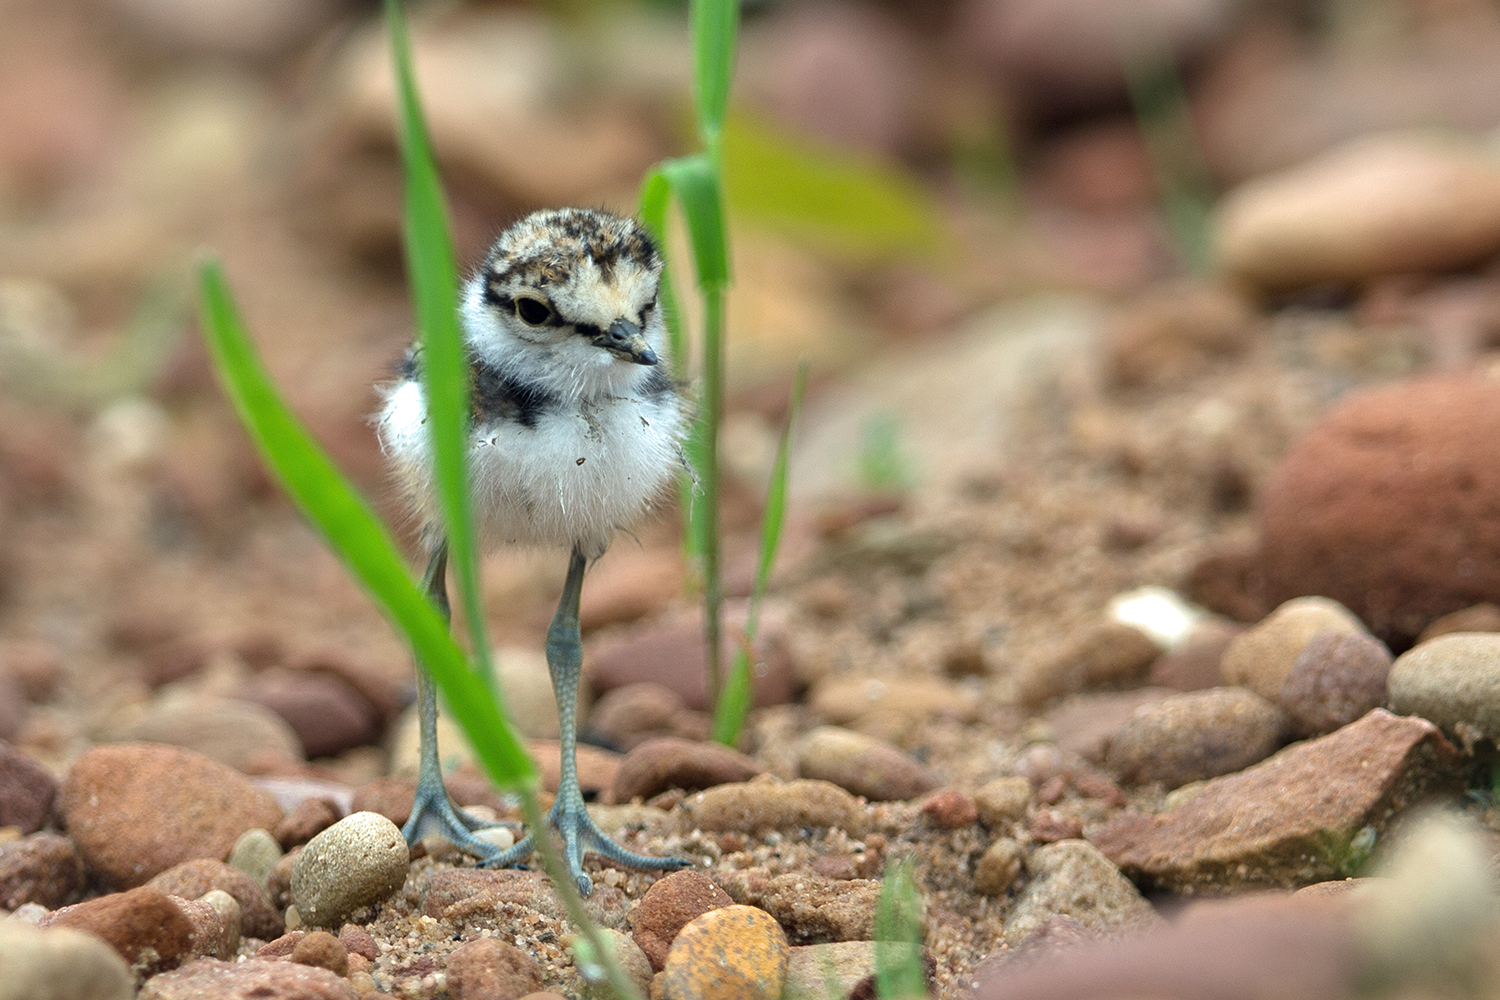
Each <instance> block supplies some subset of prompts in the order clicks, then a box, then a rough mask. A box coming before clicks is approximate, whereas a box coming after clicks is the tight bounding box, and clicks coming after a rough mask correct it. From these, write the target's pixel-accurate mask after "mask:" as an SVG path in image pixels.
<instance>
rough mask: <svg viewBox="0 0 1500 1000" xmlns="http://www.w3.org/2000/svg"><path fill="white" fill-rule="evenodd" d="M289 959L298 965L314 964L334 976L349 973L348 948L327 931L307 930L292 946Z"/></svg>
mask: <svg viewBox="0 0 1500 1000" xmlns="http://www.w3.org/2000/svg"><path fill="white" fill-rule="evenodd" d="M291 959H292V961H293V962H296V963H298V964H299V965H314V966H317V967H318V968H320V969H327V970H328V971H329V972H332V973H333V974H334V975H336V976H348V975H349V949H348V948H345V947H344V943H343V942H342V941H340V940H339V939H338V938H336V937H334V936H333V935H332V934H330V933H328V932H327V931H309V932H308V933H306V934H304V935H302V937H300V938H298V939H297V943H296V944H294V945H293V946H292V953H291Z"/></svg>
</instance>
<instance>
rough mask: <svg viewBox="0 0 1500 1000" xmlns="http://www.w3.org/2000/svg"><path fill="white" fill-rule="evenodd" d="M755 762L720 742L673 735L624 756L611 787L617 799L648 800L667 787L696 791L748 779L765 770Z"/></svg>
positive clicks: (649, 742)
mask: <svg viewBox="0 0 1500 1000" xmlns="http://www.w3.org/2000/svg"><path fill="white" fill-rule="evenodd" d="M764 770H765V768H763V767H761V766H760V765H759V764H757V763H756V762H755V761H753V760H751V759H750V758H749V757H746V756H745V755H744V754H742V753H740V752H739V751H738V750H731V749H730V748H729V747H726V746H724V745H722V744H719V743H695V742H693V741H691V740H679V739H675V738H673V737H663V738H661V739H654V740H648V741H646V742H645V743H642V744H641V745H640V746H638V747H636V748H635V749H634V750H632V751H630V753H628V754H626V755H625V759H624V760H623V761H621V762H620V768H619V770H618V771H616V772H615V780H614V787H613V789H612V790H611V797H612V800H613V801H615V802H629V801H630V800H631V799H633V798H635V797H636V796H640V797H641V798H643V799H649V798H650V797H651V796H653V795H656V794H657V793H658V792H664V791H666V790H667V789H668V788H681V789H682V790H683V791H687V792H696V791H700V790H702V789H704V788H712V787H714V786H715V785H724V784H729V783H731V782H736V781H749V780H750V779H751V778H753V777H755V776H756V775H757V774H760V773H761V772H763V771H764Z"/></svg>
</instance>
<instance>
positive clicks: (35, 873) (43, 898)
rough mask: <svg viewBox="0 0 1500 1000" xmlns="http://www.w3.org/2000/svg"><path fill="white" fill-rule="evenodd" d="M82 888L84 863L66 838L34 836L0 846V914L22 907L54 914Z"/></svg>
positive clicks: (43, 835) (54, 835)
mask: <svg viewBox="0 0 1500 1000" xmlns="http://www.w3.org/2000/svg"><path fill="white" fill-rule="evenodd" d="M83 886H84V873H83V862H82V861H81V860H80V859H79V857H78V849H77V848H75V847H74V846H73V841H71V840H69V839H68V838H67V837H63V836H60V835H59V834H56V833H33V834H32V835H31V836H29V837H22V838H21V839H20V840H13V841H11V842H10V843H8V844H0V910H14V909H16V908H17V907H19V906H21V905H22V904H24V903H36V904H38V905H40V906H45V907H47V908H48V909H49V910H54V909H56V908H57V907H59V906H65V905H67V904H68V903H71V902H72V901H73V900H75V899H77V898H78V896H79V894H80V893H82V892H83Z"/></svg>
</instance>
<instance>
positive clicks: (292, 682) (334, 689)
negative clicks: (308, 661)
mask: <svg viewBox="0 0 1500 1000" xmlns="http://www.w3.org/2000/svg"><path fill="white" fill-rule="evenodd" d="M236 694H237V697H239V698H240V699H241V700H243V701H247V702H250V703H252V704H256V705H261V706H264V707H265V708H268V709H270V710H271V711H272V712H275V713H276V715H278V716H279V717H281V718H282V719H284V720H285V721H286V724H287V725H288V726H290V727H291V729H292V732H294V733H295V734H296V736H297V743H298V749H299V750H300V751H301V752H300V753H297V754H295V756H299V757H300V756H307V757H332V756H335V755H336V754H340V753H343V752H344V751H345V750H348V749H349V748H351V747H358V746H366V745H368V744H371V743H375V742H377V741H379V739H380V735H381V730H382V728H383V725H382V724H383V722H384V721H385V720H384V719H382V718H381V716H380V713H379V711H378V710H377V709H376V707H375V706H374V705H372V704H370V702H369V700H368V699H366V698H365V696H364V695H363V694H361V693H360V692H359V691H358V690H357V689H356V688H355V687H354V686H353V685H351V684H349V683H347V682H346V681H344V680H343V679H341V678H339V677H337V676H335V675H334V674H331V673H326V672H324V671H321V670H289V669H287V668H285V667H272V668H270V669H269V670H262V671H260V672H259V673H257V674H253V675H252V676H251V677H250V678H249V679H248V680H246V681H245V683H244V684H243V685H242V686H241V687H240V689H239V691H238V692H237V693H236Z"/></svg>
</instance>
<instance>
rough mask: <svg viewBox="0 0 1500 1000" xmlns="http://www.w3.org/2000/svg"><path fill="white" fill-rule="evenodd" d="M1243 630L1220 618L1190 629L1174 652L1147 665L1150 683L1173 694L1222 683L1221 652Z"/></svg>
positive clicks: (1206, 621) (1169, 651)
mask: <svg viewBox="0 0 1500 1000" xmlns="http://www.w3.org/2000/svg"><path fill="white" fill-rule="evenodd" d="M1244 631H1245V627H1244V626H1243V625H1240V624H1239V623H1237V622H1231V621H1225V620H1223V619H1220V618H1206V619H1204V620H1202V621H1200V622H1199V623H1198V624H1197V625H1195V626H1194V627H1193V630H1192V631H1191V632H1190V633H1188V636H1187V638H1186V639H1184V640H1183V642H1182V644H1181V645H1179V646H1178V647H1177V648H1176V649H1169V650H1167V651H1166V652H1165V653H1163V654H1162V655H1161V656H1159V657H1158V658H1157V660H1156V662H1155V663H1153V664H1151V674H1150V682H1151V684H1152V685H1154V686H1156V687H1164V688H1172V689H1173V690H1176V691H1201V690H1202V689H1203V688H1211V687H1218V686H1220V685H1221V684H1223V683H1225V682H1224V675H1223V672H1222V663H1223V660H1224V653H1225V651H1226V650H1227V649H1228V648H1229V646H1230V644H1231V643H1233V642H1234V640H1235V639H1237V638H1239V636H1240V635H1241V634H1242V633H1244Z"/></svg>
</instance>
